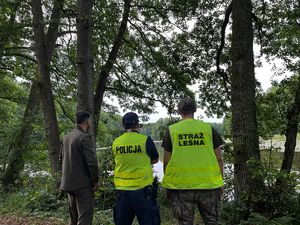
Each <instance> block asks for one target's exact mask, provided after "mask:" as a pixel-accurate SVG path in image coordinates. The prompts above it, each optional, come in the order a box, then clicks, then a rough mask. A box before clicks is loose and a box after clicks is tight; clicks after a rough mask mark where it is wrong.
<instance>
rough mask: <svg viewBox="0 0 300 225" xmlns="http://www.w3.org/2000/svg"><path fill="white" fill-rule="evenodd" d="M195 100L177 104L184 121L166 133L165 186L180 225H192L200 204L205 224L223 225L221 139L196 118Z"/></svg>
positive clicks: (184, 99) (188, 99) (183, 100)
mask: <svg viewBox="0 0 300 225" xmlns="http://www.w3.org/2000/svg"><path fill="white" fill-rule="evenodd" d="M195 112H196V103H195V101H194V100H193V99H191V98H188V97H187V98H183V99H182V100H181V101H180V102H179V104H178V113H179V114H180V116H181V117H182V120H181V121H180V122H178V123H175V124H173V125H171V126H170V127H169V129H168V131H167V132H166V134H165V136H164V139H163V143H162V146H163V147H164V171H165V175H164V178H163V181H162V184H163V187H165V188H167V196H168V199H169V202H170V204H171V207H172V211H173V214H174V217H175V218H177V219H178V221H179V224H180V225H192V224H193V220H194V211H195V206H196V205H197V207H198V209H199V211H200V214H201V216H202V219H203V221H204V224H205V225H218V224H220V218H219V202H220V196H221V193H222V186H223V162H222V157H221V149H220V146H221V144H222V140H221V138H220V136H219V135H218V134H217V132H216V131H215V130H214V129H213V128H212V127H211V125H210V124H208V123H204V122H201V121H199V120H196V119H194V113H195Z"/></svg>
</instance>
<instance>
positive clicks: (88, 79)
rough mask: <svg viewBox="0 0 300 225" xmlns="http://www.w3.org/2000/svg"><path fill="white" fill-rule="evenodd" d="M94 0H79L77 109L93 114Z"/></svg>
mask: <svg viewBox="0 0 300 225" xmlns="http://www.w3.org/2000/svg"><path fill="white" fill-rule="evenodd" d="M92 6H93V1H92V0H77V10H78V15H77V66H78V92H77V102H78V103H77V110H78V111H80V110H84V111H88V112H90V113H92V114H93V112H94V107H93V105H94V104H93V57H92Z"/></svg>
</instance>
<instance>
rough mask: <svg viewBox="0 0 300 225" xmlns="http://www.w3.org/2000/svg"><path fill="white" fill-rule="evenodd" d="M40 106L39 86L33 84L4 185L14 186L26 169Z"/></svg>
mask: <svg viewBox="0 0 300 225" xmlns="http://www.w3.org/2000/svg"><path fill="white" fill-rule="evenodd" d="M39 105H40V98H39V86H38V83H37V82H36V81H34V82H33V84H32V86H31V89H30V94H29V99H28V103H27V106H26V110H25V113H24V116H23V119H22V124H21V129H20V130H19V131H18V133H17V134H16V137H15V139H14V140H13V142H12V143H11V145H10V147H9V156H8V162H7V167H6V168H5V171H4V174H3V177H2V179H1V180H2V184H3V185H4V186H8V185H9V184H14V183H15V181H16V180H17V179H18V178H19V175H20V172H21V171H22V170H23V168H24V156H25V155H26V153H27V151H28V144H29V139H30V136H31V134H32V131H33V125H34V123H35V121H36V118H37V115H38V111H39Z"/></svg>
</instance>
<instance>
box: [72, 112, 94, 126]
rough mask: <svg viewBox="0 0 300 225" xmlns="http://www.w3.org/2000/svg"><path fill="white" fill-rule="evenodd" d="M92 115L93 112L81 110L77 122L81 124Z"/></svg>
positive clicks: (77, 114) (77, 115)
mask: <svg viewBox="0 0 300 225" xmlns="http://www.w3.org/2000/svg"><path fill="white" fill-rule="evenodd" d="M90 117H91V114H90V113H89V112H86V111H79V112H77V113H76V123H77V124H81V123H83V122H84V121H85V120H86V119H89V118H90Z"/></svg>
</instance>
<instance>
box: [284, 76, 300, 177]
mask: <svg viewBox="0 0 300 225" xmlns="http://www.w3.org/2000/svg"><path fill="white" fill-rule="evenodd" d="M298 79H299V83H298V88H297V90H296V93H295V100H294V103H293V104H292V107H291V108H290V110H289V111H288V113H287V117H286V118H287V127H286V130H285V137H286V141H285V145H284V146H285V149H284V153H283V161H282V165H281V169H280V170H281V171H282V172H287V173H290V172H291V169H292V166H293V160H294V153H295V148H296V142H297V133H298V125H299V113H300V75H299V77H298Z"/></svg>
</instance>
